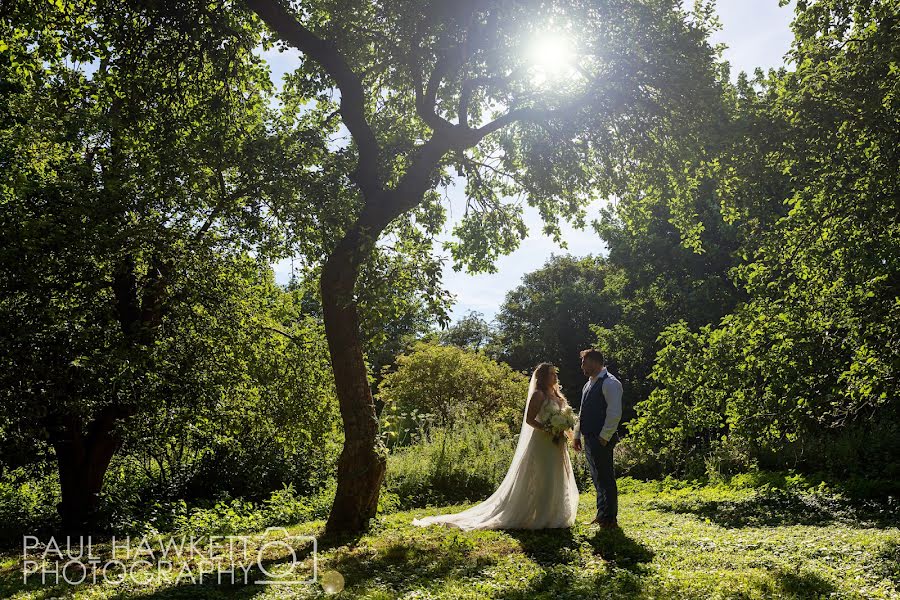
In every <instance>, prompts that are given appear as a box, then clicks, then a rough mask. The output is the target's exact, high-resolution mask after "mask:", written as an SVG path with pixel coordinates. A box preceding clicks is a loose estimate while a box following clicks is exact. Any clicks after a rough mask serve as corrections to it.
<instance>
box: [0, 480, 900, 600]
mask: <svg viewBox="0 0 900 600" xmlns="http://www.w3.org/2000/svg"><path fill="white" fill-rule="evenodd" d="M620 487H621V497H620V518H619V522H620V524H621V525H622V530H621V531H620V532H619V531H617V532H608V531H599V530H598V529H597V528H595V527H586V526H584V525H582V524H580V522H579V524H577V525H576V526H575V527H573V528H572V529H571V530H551V531H542V532H530V531H483V532H470V533H463V532H460V531H457V530H452V529H445V528H441V527H431V528H425V529H422V528H417V527H413V526H411V525H410V521H411V520H412V519H413V518H414V517H418V516H421V515H423V514H433V513H438V512H448V511H449V510H458V509H462V508H465V507H466V506H467V505H460V506H455V507H442V508H435V509H418V510H411V511H404V512H397V513H394V514H389V515H385V516H383V517H381V518H379V520H378V522H377V524H376V525H375V527H374V528H373V529H372V531H370V532H369V533H367V534H366V535H363V536H361V537H357V538H345V539H334V538H326V537H319V539H318V568H319V574H320V575H321V574H322V573H323V572H325V571H328V570H333V571H337V572H339V573H341V574H342V575H343V577H344V581H345V586H346V587H345V589H344V591H343V592H342V593H340V594H337V595H334V596H330V597H335V598H409V599H412V598H509V599H513V598H521V599H529V598H632V597H633V598H664V599H666V600H670V599H672V598H826V597H828V598H830V597H838V598H900V529H898V527H900V516H898V514H897V510H896V509H897V504H896V500H893V501H882V502H862V501H855V502H851V501H849V500H845V499H842V498H841V497H840V496H839V495H834V494H829V493H823V492H821V491H820V492H816V491H815V490H798V489H794V488H791V487H783V486H782V487H777V486H776V487H768V486H763V487H762V488H760V487H759V486H758V485H756V486H744V487H742V486H740V485H738V486H735V485H724V484H719V485H704V486H692V485H688V484H683V483H677V482H676V483H674V484H673V483H672V482H669V483H660V482H649V483H643V482H637V481H633V480H630V479H625V480H623V481H622V482H621V485H620ZM593 503H594V496H593V494H589V493H584V494H582V496H581V506H580V510H579V521H586V520H589V519H590V518H591V516H592V512H593V511H592V507H593ZM322 525H323V523H322V522H321V521H313V522H309V523H303V524H299V525H296V526H293V527H289V528H288V530H289V533H291V534H312V535H315V534H317V533H318V532H319V531H320V530H321V527H322ZM273 535H274V534H273ZM107 550H108V549H107ZM264 556H265V561H266V562H264V565H266V567H267V570H269V571H272V572H274V571H276V570H277V569H278V568H279V567H278V565H283V564H284V562H285V560H286V558H287V557H288V554H287V552H286V550H284V549H283V548H282V547H281V546H278V547H277V548H275V549H273V550H271V551H269V552H265V553H264ZM195 562H196V561H195ZM188 564H190V565H194V563H193V562H192V563H188ZM303 566H304V567H310V566H311V562H310V559H309V558H308V557H307V558H306V561H305V563H304V564H303ZM177 568H178V567H177V565H176V570H177ZM193 572H194V573H196V569H194V571H193ZM175 573H176V571H175V570H173V574H172V575H171V576H169V577H168V578H163V580H162V581H153V582H152V583H148V584H144V585H134V584H122V585H113V584H110V583H98V584H82V585H80V586H75V587H72V586H69V585H65V584H63V585H41V584H40V582H39V581H34V580H32V581H30V582H29V583H27V584H25V583H23V581H22V565H21V559H20V557H19V556H18V555H16V554H9V553H7V554H4V555H2V558H0V597H3V598H8V597H11V598H45V599H49V598H70V597H71V598H154V599H157V598H158V599H164V598H255V597H260V598H264V597H279V598H316V597H326V594H324V593H323V588H322V587H321V585H319V584H295V585H292V586H285V585H274V586H262V585H230V584H221V585H220V584H214V583H213V584H210V583H206V584H203V585H199V584H191V583H190V582H189V581H187V578H186V577H185V578H183V579H182V581H180V582H178V583H176V582H175V581H174V580H175V576H174V574H175ZM257 575H258V573H257Z"/></svg>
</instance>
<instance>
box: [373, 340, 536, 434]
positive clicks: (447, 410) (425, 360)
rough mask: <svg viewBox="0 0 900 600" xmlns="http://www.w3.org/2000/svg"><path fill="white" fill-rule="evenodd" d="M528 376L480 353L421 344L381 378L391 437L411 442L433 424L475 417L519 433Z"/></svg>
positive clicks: (452, 424)
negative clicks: (393, 369) (394, 369)
mask: <svg viewBox="0 0 900 600" xmlns="http://www.w3.org/2000/svg"><path fill="white" fill-rule="evenodd" d="M528 380H529V379H528V377H526V376H525V375H522V374H521V373H517V372H516V371H513V370H512V369H511V368H510V367H509V366H508V365H506V364H503V363H498V362H495V361H493V360H491V359H490V358H488V357H487V356H485V355H484V354H482V353H480V352H475V351H472V350H465V349H462V348H458V347H455V346H441V345H438V344H434V343H427V342H420V343H417V344H416V345H415V346H413V348H412V350H411V351H410V352H409V353H407V354H402V355H400V356H399V357H398V358H397V370H396V371H394V372H392V373H388V374H386V375H385V377H384V379H383V381H382V383H381V388H380V392H379V398H380V400H382V401H383V402H384V403H385V407H384V409H383V410H382V430H383V431H385V432H386V435H387V438H388V439H387V440H386V441H387V443H388V445H390V446H393V445H398V444H400V445H403V444H408V443H411V442H414V441H415V439H416V435H417V434H421V433H422V432H423V431H425V430H427V429H428V428H429V427H431V426H432V425H435V426H437V427H441V428H444V429H447V430H453V429H458V428H460V427H461V426H462V424H464V423H467V422H471V421H472V420H475V419H477V420H478V421H479V422H481V423H485V424H486V425H487V426H488V427H494V428H499V429H501V430H502V432H505V433H507V434H508V433H510V432H516V431H518V428H519V426H520V425H521V423H522V413H523V411H524V407H525V401H526V398H525V396H526V394H527V392H528ZM466 426H468V425H466Z"/></svg>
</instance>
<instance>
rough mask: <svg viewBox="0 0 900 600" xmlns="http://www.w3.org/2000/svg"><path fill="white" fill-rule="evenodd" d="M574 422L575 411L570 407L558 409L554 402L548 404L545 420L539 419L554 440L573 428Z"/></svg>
mask: <svg viewBox="0 0 900 600" xmlns="http://www.w3.org/2000/svg"><path fill="white" fill-rule="evenodd" d="M542 412H543V411H542ZM576 421H577V418H576V417H575V411H573V410H572V407H571V406H569V405H566V406H564V407H562V408H560V407H559V406H557V405H556V403H555V402H553V403H549V402H548V410H547V412H546V415H545V418H543V419H541V422H542V423H544V424H545V425H547V426H548V428H549V431H548V433H549V434H550V435H552V436H553V437H554V438H559V437H561V436H562V435H563V434H564V433H565V432H566V431H568V430H570V429H572V428H573V427H575V422H576Z"/></svg>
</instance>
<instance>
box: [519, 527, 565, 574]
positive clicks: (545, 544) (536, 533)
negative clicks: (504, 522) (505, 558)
mask: <svg viewBox="0 0 900 600" xmlns="http://www.w3.org/2000/svg"><path fill="white" fill-rule="evenodd" d="M505 533H507V534H508V535H509V536H510V537H512V538H514V539H515V540H517V541H518V542H519V545H520V546H521V547H522V552H524V553H525V555H526V556H528V557H529V558H530V559H531V560H533V561H534V562H536V563H537V564H539V565H542V566H547V565H555V564H560V563H566V562H569V561H572V560H574V559H577V557H578V540H577V539H576V538H575V536H574V535H573V534H572V530H571V529H507V530H505Z"/></svg>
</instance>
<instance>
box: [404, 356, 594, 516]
mask: <svg viewBox="0 0 900 600" xmlns="http://www.w3.org/2000/svg"><path fill="white" fill-rule="evenodd" d="M547 402H555V403H556V404H557V405H558V406H559V407H560V408H562V407H564V406H565V405H566V404H567V403H566V399H565V397H564V396H563V394H562V391H561V390H560V388H559V380H558V378H557V375H556V367H554V366H553V365H551V364H549V363H541V364H540V365H538V367H537V368H536V369H535V370H534V373H533V374H532V376H531V384H530V385H529V386H528V402H527V405H526V408H525V416H524V417H523V419H522V430H521V432H520V433H519V442H518V444H517V445H516V452H515V454H514V455H513V459H512V463H511V464H510V465H509V470H508V471H507V472H506V477H504V478H503V482H502V483H501V484H500V487H498V488H497V491H495V492H494V493H493V494H492V495H491V496H490V497H489V498H488V499H487V500H485V501H484V502H482V503H481V504H478V505H477V506H473V507H472V508H470V509H468V510H464V511H463V512H460V513H455V514H446V515H435V516H432V517H424V518H422V519H415V520H413V525H420V526H425V525H432V524H440V525H446V526H450V527H458V528H459V529H464V530H469V529H549V528H558V527H571V526H572V525H573V524H574V523H575V513H576V512H577V510H578V487H577V486H576V485H575V473H574V472H573V471H572V462H571V460H570V459H569V451H568V448H567V445H566V443H565V441H564V440H554V439H553V437H552V436H551V434H550V433H549V432H548V428H547V427H545V426H544V424H542V423H540V422H539V421H538V420H537V416H538V415H539V414H540V412H541V409H542V408H543V407H544V404H545V403H547ZM569 435H570V432H567V433H566V436H567V437H568V436H569Z"/></svg>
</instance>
